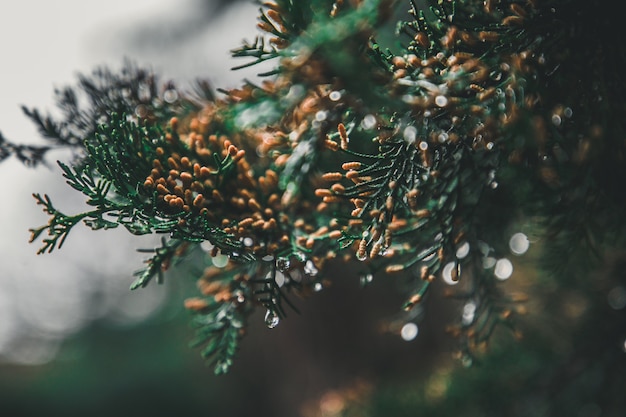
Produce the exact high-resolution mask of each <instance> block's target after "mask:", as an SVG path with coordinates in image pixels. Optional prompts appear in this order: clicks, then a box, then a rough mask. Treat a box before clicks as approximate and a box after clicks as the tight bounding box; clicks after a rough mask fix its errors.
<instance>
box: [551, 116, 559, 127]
mask: <svg viewBox="0 0 626 417" xmlns="http://www.w3.org/2000/svg"><path fill="white" fill-rule="evenodd" d="M552 124H553V125H555V126H560V125H561V116H559V115H558V114H553V115H552Z"/></svg>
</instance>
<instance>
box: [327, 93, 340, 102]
mask: <svg viewBox="0 0 626 417" xmlns="http://www.w3.org/2000/svg"><path fill="white" fill-rule="evenodd" d="M328 98H329V99H330V100H331V101H339V99H341V93H340V92H339V91H331V92H330V94H329V95H328Z"/></svg>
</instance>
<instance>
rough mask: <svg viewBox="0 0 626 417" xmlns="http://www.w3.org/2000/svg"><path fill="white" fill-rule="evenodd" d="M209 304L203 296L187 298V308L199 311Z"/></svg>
mask: <svg viewBox="0 0 626 417" xmlns="http://www.w3.org/2000/svg"><path fill="white" fill-rule="evenodd" d="M208 306H209V303H208V302H207V301H206V300H205V299H203V298H199V297H193V298H187V299H186V300H185V308H186V309H187V310H194V311H199V310H203V309H205V308H207V307H208Z"/></svg>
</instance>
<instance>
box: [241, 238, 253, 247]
mask: <svg viewBox="0 0 626 417" xmlns="http://www.w3.org/2000/svg"><path fill="white" fill-rule="evenodd" d="M243 245H244V246H246V247H248V248H249V247H250V246H252V245H254V240H253V239H252V238H251V237H246V238H244V239H243Z"/></svg>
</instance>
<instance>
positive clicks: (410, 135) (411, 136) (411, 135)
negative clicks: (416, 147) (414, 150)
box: [403, 126, 417, 143]
mask: <svg viewBox="0 0 626 417" xmlns="http://www.w3.org/2000/svg"><path fill="white" fill-rule="evenodd" d="M403 137H404V140H405V141H406V142H407V143H415V139H416V138H417V129H416V128H415V126H407V127H406V128H405V129H404V133H403Z"/></svg>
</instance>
